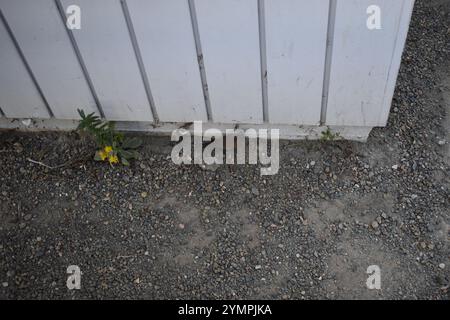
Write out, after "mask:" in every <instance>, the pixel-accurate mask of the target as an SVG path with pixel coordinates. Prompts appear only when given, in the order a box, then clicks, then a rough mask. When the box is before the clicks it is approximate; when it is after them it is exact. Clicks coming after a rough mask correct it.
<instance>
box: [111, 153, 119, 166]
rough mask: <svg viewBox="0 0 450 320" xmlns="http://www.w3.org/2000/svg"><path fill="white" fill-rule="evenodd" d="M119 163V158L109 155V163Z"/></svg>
mask: <svg viewBox="0 0 450 320" xmlns="http://www.w3.org/2000/svg"><path fill="white" fill-rule="evenodd" d="M118 162H119V157H117V156H116V155H114V154H113V155H110V156H109V163H110V164H113V163H118Z"/></svg>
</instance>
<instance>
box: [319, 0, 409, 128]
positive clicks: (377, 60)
mask: <svg viewBox="0 0 450 320" xmlns="http://www.w3.org/2000/svg"><path fill="white" fill-rule="evenodd" d="M405 1H406V2H407V1H410V0H405ZM405 1H404V0H398V1H392V0H345V1H338V2H337V8H336V23H335V29H334V39H333V57H332V62H331V73H330V85H329V92H328V105H327V114H326V124H328V125H350V126H379V125H380V126H383V125H385V119H382V117H381V114H382V109H383V105H384V99H385V96H386V90H387V82H388V78H389V72H390V70H391V67H392V63H393V59H394V56H395V55H394V53H395V52H394V50H395V48H396V43H397V41H404V40H405V39H399V38H398V35H399V27H400V22H401V19H400V17H401V16H402V13H403V10H404V9H405V7H404V4H405ZM371 5H377V6H379V7H380V9H381V26H382V29H380V30H377V29H375V30H369V29H368V28H367V24H366V22H367V19H368V17H369V14H367V12H366V11H367V8H368V7H369V6H371ZM391 85H393V84H392V83H391Z"/></svg>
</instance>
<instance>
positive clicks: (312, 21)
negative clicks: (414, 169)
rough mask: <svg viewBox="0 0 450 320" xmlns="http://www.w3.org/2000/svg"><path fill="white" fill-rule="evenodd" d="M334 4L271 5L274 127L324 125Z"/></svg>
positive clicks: (286, 1)
mask: <svg viewBox="0 0 450 320" xmlns="http://www.w3.org/2000/svg"><path fill="white" fill-rule="evenodd" d="M328 9H329V0H314V1H310V0H278V1H271V0H269V1H266V2H265V20H266V44H267V81H268V107H269V122H270V123H284V124H299V123H301V124H307V125H314V124H319V122H320V109H321V103H322V84H323V75H324V64H325V49H326V38H327V22H328Z"/></svg>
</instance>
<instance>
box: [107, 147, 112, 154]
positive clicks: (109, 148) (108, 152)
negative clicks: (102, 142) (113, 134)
mask: <svg viewBox="0 0 450 320" xmlns="http://www.w3.org/2000/svg"><path fill="white" fill-rule="evenodd" d="M112 151H113V148H112V147H111V146H106V147H105V152H106V154H110V153H111V152H112Z"/></svg>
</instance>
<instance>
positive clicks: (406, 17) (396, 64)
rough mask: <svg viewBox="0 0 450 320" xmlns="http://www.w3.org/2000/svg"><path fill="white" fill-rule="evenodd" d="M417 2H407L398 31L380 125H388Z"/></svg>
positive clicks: (407, 0) (410, 0)
mask: <svg viewBox="0 0 450 320" xmlns="http://www.w3.org/2000/svg"><path fill="white" fill-rule="evenodd" d="M414 2H415V0H405V4H404V7H403V11H402V16H401V18H400V19H401V20H400V28H399V29H400V30H399V31H398V36H397V41H396V43H395V48H394V55H393V57H392V62H391V68H390V70H389V76H388V79H387V83H386V92H385V96H384V99H383V106H382V109H381V113H380V119H379V121H378V122H379V123H380V124H381V125H383V126H384V125H386V124H387V121H388V117H389V111H390V109H391V104H392V98H393V97H394V91H395V85H396V83H397V77H398V72H399V70H400V64H401V61H402V54H403V49H404V48H405V43H406V38H407V36H408V30H409V23H410V22H411V16H412V12H413V9H414Z"/></svg>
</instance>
